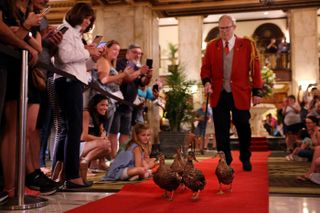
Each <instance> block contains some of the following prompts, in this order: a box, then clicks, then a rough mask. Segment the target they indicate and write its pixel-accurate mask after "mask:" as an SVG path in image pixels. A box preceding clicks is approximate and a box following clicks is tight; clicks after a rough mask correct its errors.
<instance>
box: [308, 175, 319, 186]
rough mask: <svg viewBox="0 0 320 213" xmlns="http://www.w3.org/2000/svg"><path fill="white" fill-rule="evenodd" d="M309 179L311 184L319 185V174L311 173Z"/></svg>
mask: <svg viewBox="0 0 320 213" xmlns="http://www.w3.org/2000/svg"><path fill="white" fill-rule="evenodd" d="M309 179H310V180H311V181H312V182H314V183H316V184H319V185H320V173H311V174H310V176H309Z"/></svg>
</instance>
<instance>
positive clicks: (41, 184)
mask: <svg viewBox="0 0 320 213" xmlns="http://www.w3.org/2000/svg"><path fill="white" fill-rule="evenodd" d="M53 182H54V181H53V180H51V179H49V178H48V177H47V176H46V175H45V174H43V173H42V172H41V170H40V169H36V170H35V171H34V172H32V173H30V174H28V175H27V176H26V186H27V187H29V188H30V189H33V190H36V191H40V193H41V195H52V194H54V193H56V192H57V189H58V188H59V187H58V184H57V183H56V182H54V183H53Z"/></svg>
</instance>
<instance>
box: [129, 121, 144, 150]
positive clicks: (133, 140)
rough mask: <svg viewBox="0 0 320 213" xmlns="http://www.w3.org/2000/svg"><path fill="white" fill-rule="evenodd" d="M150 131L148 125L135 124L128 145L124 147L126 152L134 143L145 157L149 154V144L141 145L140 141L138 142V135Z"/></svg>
mask: <svg viewBox="0 0 320 213" xmlns="http://www.w3.org/2000/svg"><path fill="white" fill-rule="evenodd" d="M147 130H150V127H149V125H147V124H140V123H138V124H136V125H134V127H133V130H132V138H131V140H130V141H129V143H128V144H127V146H126V150H127V149H128V148H129V147H130V146H131V145H132V144H133V143H136V144H137V145H138V146H139V147H140V148H141V149H142V151H143V152H144V153H145V155H148V154H149V144H142V143H141V141H139V138H138V135H139V134H140V133H141V132H143V131H147Z"/></svg>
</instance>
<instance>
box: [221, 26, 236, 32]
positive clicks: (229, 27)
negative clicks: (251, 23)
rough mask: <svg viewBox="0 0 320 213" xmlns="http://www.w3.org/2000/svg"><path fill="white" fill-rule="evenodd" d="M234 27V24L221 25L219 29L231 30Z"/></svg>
mask: <svg viewBox="0 0 320 213" xmlns="http://www.w3.org/2000/svg"><path fill="white" fill-rule="evenodd" d="M232 27H233V25H231V26H226V27H219V30H221V31H222V30H230V29H231V28H232Z"/></svg>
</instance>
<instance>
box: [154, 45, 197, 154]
mask: <svg viewBox="0 0 320 213" xmlns="http://www.w3.org/2000/svg"><path fill="white" fill-rule="evenodd" d="M170 47H173V45H170V44H169V49H170ZM171 49H172V50H174V52H177V50H178V49H177V48H176V47H175V48H171ZM172 56H173V57H174V56H175V54H172ZM171 63H172V64H171V65H169V66H168V72H169V75H168V76H167V78H166V83H167V84H166V85H167V90H166V91H165V92H164V93H165V100H166V104H165V110H164V111H165V114H164V117H165V118H166V119H168V120H169V131H161V132H160V134H159V137H160V149H161V152H163V153H164V154H165V155H166V157H172V156H173V155H174V153H175V150H176V147H177V146H179V145H183V146H184V145H185V138H186V132H185V131H183V130H182V128H181V126H182V125H181V124H183V123H187V122H190V120H191V118H192V112H193V103H192V95H191V86H192V85H193V84H194V83H195V82H194V81H190V80H187V79H186V76H185V74H184V70H183V67H182V66H181V65H179V64H174V63H175V61H173V60H171Z"/></svg>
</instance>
